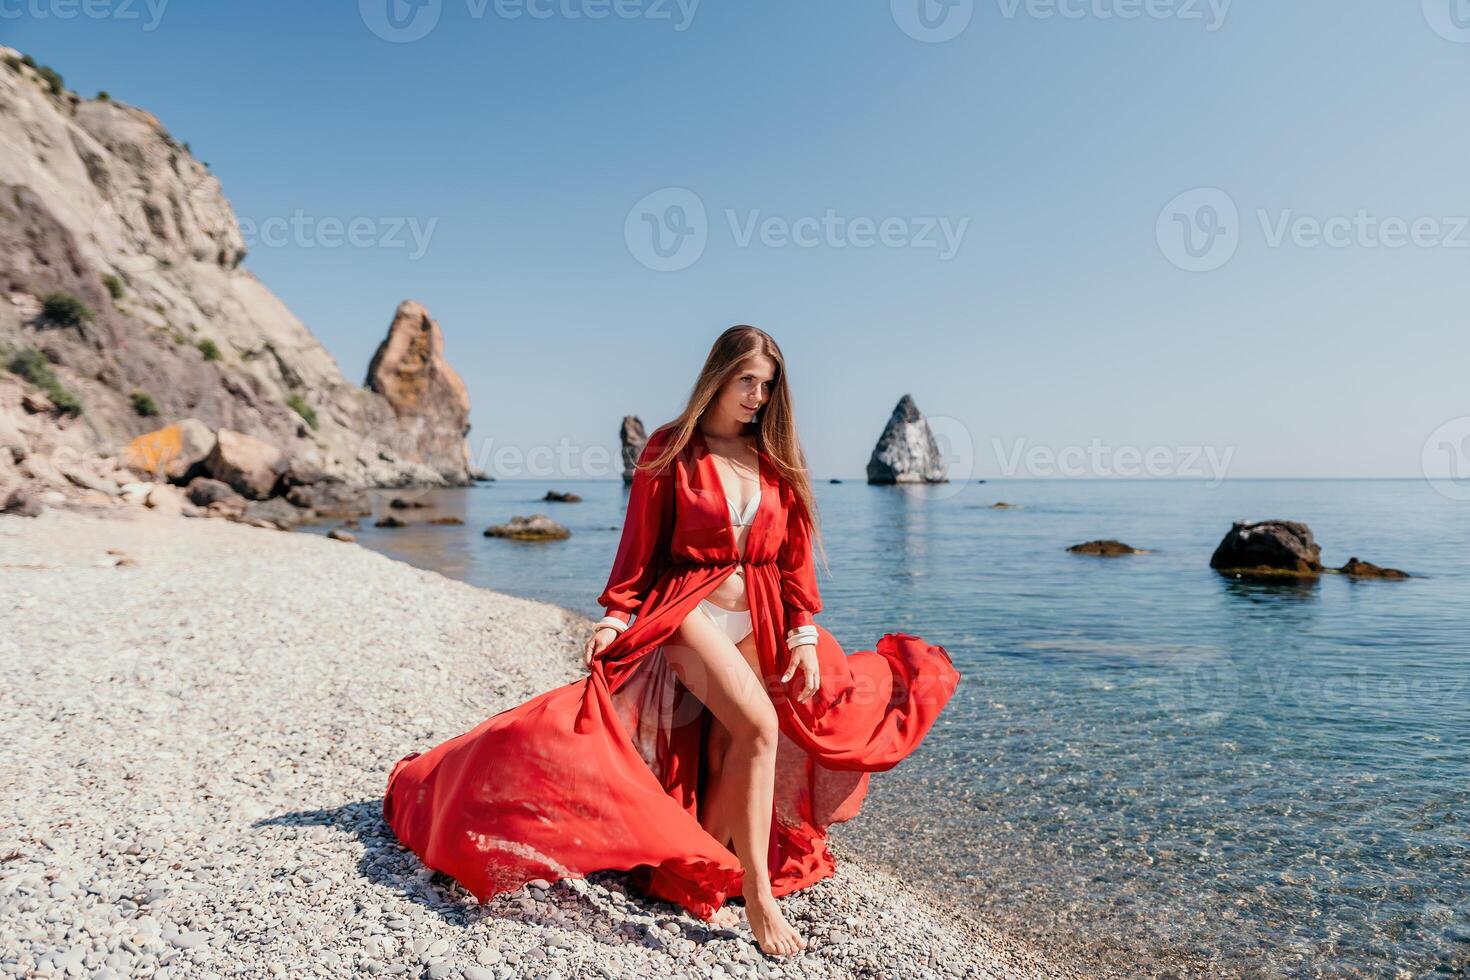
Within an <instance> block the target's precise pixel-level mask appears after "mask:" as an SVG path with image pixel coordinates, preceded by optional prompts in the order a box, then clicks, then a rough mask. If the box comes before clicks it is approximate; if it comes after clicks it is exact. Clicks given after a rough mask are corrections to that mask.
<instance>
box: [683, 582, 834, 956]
mask: <svg viewBox="0 0 1470 980" xmlns="http://www.w3.org/2000/svg"><path fill="white" fill-rule="evenodd" d="M664 655H665V657H666V658H667V659H668V663H669V668H670V669H671V670H673V672H674V674H675V675H676V676H677V677H678V678H679V680H680V681H682V682H683V683H684V686H685V687H687V688H689V690H690V691H691V692H693V694H694V696H695V697H697V698H699V700H700V701H702V702H703V703H704V704H705V706H706V707H708V708H709V709H710V711H711V712H713V713H714V716H715V717H716V718H717V719H719V721H720V723H721V724H722V725H724V726H725V728H726V729H727V730H728V731H729V733H730V747H729V750H728V751H727V752H726V753H725V760H724V765H723V766H722V767H721V774H720V782H721V784H722V785H723V791H724V793H727V794H728V796H729V799H730V800H731V801H732V802H731V805H730V806H729V808H728V820H729V826H730V836H731V838H732V839H733V840H734V843H735V854H736V856H737V857H739V858H740V866H741V868H743V869H744V872H745V873H744V884H743V887H742V889H741V891H742V892H743V894H744V896H745V906H746V915H747V917H748V918H749V919H750V930H751V932H753V933H754V934H755V938H756V942H757V943H759V944H760V947H761V949H762V950H763V951H764V952H766V953H770V954H773V955H778V956H784V955H787V954H790V953H795V952H798V951H799V950H801V949H802V948H804V947H805V946H806V940H805V939H804V938H803V937H802V936H801V935H800V934H799V933H798V932H797V931H796V930H795V929H793V928H792V927H791V924H790V923H789V922H787V921H786V917H785V916H783V915H782V914H781V908H780V906H779V905H778V904H777V903H776V898H775V896H774V895H772V894H771V873H770V869H769V868H767V867H766V852H767V850H768V849H769V847H770V841H771V808H772V806H773V795H774V792H775V781H776V740H777V738H778V735H779V729H778V727H777V723H776V709H775V706H774V705H772V704H771V699H770V697H769V695H767V694H766V693H765V691H764V690H762V688H761V685H760V684H759V683H756V684H752V682H751V670H750V665H749V664H748V663H746V661H745V658H744V657H743V656H742V655H741V653H740V650H739V649H738V648H737V647H736V646H735V644H733V643H731V642H730V638H729V637H728V636H726V635H725V634H724V632H723V631H722V630H721V629H720V628H719V627H717V626H715V624H714V623H712V622H710V619H709V617H708V616H706V615H704V614H703V613H702V612H700V611H699V610H698V609H695V610H693V611H692V612H691V613H690V614H689V615H688V616H686V617H685V619H684V622H683V623H682V624H680V626H679V628H678V629H677V630H676V631H675V632H674V635H673V636H672V637H671V638H670V642H669V643H666V644H665V645H664Z"/></svg>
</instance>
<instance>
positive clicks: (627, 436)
mask: <svg viewBox="0 0 1470 980" xmlns="http://www.w3.org/2000/svg"><path fill="white" fill-rule="evenodd" d="M618 439H619V441H620V442H621V443H622V446H623V482H624V483H629V484H631V483H632V482H633V469H634V467H635V466H637V465H638V457H639V456H641V455H643V447H644V446H645V445H647V444H648V433H647V432H645V431H644V429H643V420H642V419H640V418H639V417H638V416H636V415H624V416H623V428H622V431H621V432H620V433H619V434H618Z"/></svg>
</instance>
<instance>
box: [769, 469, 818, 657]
mask: <svg viewBox="0 0 1470 980" xmlns="http://www.w3.org/2000/svg"><path fill="white" fill-rule="evenodd" d="M777 567H778V568H779V569H780V573H781V602H782V604H783V605H784V606H785V607H786V628H787V629H788V630H790V629H793V628H795V627H797V626H807V625H810V624H811V621H812V616H814V615H815V614H817V613H819V612H821V611H822V597H821V594H820V593H819V592H818V591H817V571H816V567H815V565H814V564H813V563H812V526H811V520H810V518H809V517H808V516H807V512H806V507H805V506H803V504H802V502H801V499H800V498H798V497H797V496H796V495H795V494H790V495H789V496H788V497H787V502H786V540H785V541H783V542H782V543H781V548H780V551H779V553H778V555H777Z"/></svg>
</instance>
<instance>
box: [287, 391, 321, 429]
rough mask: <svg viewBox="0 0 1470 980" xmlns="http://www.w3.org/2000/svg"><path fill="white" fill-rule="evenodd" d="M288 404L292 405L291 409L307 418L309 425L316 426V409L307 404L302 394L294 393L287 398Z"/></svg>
mask: <svg viewBox="0 0 1470 980" xmlns="http://www.w3.org/2000/svg"><path fill="white" fill-rule="evenodd" d="M286 404H287V405H288V406H290V408H291V411H293V412H295V413H296V414H297V415H299V416H301V417H302V418H303V419H305V420H306V424H307V425H309V426H311V427H312V428H313V429H315V428H316V409H314V408H312V407H311V406H310V405H308V404H306V399H305V398H302V397H301V396H300V395H292V396H291V397H290V398H287V399H286Z"/></svg>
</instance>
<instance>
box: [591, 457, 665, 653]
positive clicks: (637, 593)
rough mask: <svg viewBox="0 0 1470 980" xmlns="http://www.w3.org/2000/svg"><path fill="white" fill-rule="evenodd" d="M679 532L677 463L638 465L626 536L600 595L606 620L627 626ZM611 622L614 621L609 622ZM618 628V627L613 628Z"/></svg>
mask: <svg viewBox="0 0 1470 980" xmlns="http://www.w3.org/2000/svg"><path fill="white" fill-rule="evenodd" d="M663 446H664V442H663V440H662V439H657V438H656V437H655V439H649V440H648V442H647V443H646V444H645V445H644V447H643V452H642V453H641V454H639V457H638V462H639V463H646V462H647V461H649V460H651V459H653V458H654V456H656V455H658V453H659V452H660V451H661V450H662V448H663ZM673 531H674V467H673V464H670V465H668V466H665V467H664V470H663V472H661V473H657V474H655V473H653V472H652V471H651V470H647V469H638V470H635V471H634V473H633V486H632V488H631V489H630V491H629V494H628V513H627V516H626V517H624V519H623V536H622V539H621V540H620V541H619V542H618V553H617V556H616V557H615V558H614V559H613V566H612V573H611V574H610V575H608V579H607V587H606V588H604V589H603V590H602V594H601V595H599V596H598V597H597V602H598V604H599V605H601V606H603V607H604V608H606V609H607V616H606V617H604V622H607V621H608V620H612V621H614V622H621V623H622V624H623V627H624V628H626V627H627V624H628V622H629V621H630V620H631V619H632V615H633V613H635V612H637V611H638V607H639V606H641V605H642V604H643V599H644V596H646V595H647V593H648V590H649V589H650V588H652V587H653V584H654V583H655V582H657V581H658V577H659V574H660V573H661V572H662V571H663V568H664V564H665V562H666V560H667V558H668V556H669V546H670V543H671V542H672V540H673ZM608 625H611V623H608ZM614 628H615V629H616V628H617V627H614Z"/></svg>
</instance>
